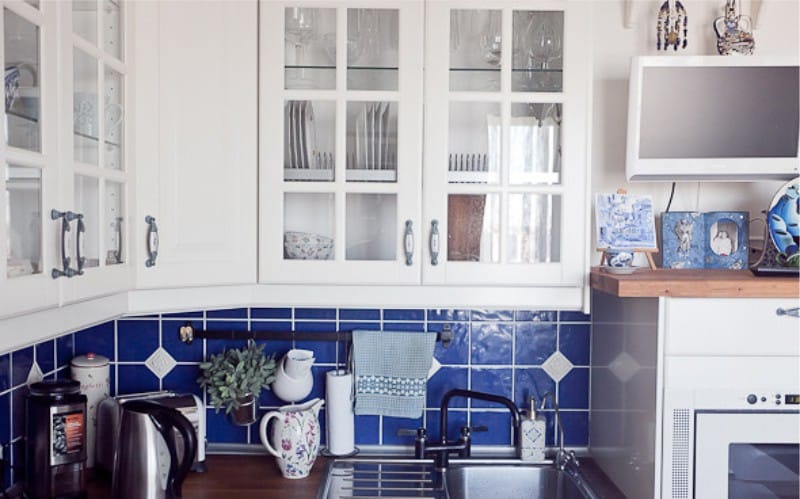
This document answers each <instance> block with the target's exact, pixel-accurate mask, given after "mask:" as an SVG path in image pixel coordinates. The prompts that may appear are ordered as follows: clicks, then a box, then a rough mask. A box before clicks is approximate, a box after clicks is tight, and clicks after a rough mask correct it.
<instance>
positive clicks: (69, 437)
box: [53, 411, 85, 456]
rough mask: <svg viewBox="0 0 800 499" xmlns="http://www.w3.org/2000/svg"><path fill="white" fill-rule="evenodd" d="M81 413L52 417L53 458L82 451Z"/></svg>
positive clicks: (82, 428) (82, 429)
mask: <svg viewBox="0 0 800 499" xmlns="http://www.w3.org/2000/svg"><path fill="white" fill-rule="evenodd" d="M84 426H85V422H84V418H83V411H75V412H67V413H62V414H54V415H53V456H66V455H69V454H75V453H79V452H81V451H82V450H83V431H84Z"/></svg>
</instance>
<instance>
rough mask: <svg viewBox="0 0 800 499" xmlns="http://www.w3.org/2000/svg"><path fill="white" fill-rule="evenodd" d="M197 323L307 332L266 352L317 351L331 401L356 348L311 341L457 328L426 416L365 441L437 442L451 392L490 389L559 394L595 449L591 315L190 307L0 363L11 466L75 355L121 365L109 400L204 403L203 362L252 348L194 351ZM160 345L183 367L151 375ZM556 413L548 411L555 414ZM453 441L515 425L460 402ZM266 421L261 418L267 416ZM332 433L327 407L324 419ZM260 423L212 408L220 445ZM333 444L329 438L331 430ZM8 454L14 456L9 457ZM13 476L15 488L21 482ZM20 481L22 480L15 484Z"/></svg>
mask: <svg viewBox="0 0 800 499" xmlns="http://www.w3.org/2000/svg"><path fill="white" fill-rule="evenodd" d="M187 321H190V322H192V324H193V325H194V326H195V327H197V328H203V329H224V330H236V331H246V330H253V331H284V330H293V331H296V332H297V335H296V340H295V341H294V342H292V341H283V340H281V341H278V340H276V341H270V340H266V341H264V342H263V343H264V345H265V350H266V351H267V352H275V354H276V356H281V355H283V353H285V352H286V351H287V350H289V349H290V348H292V347H293V346H294V347H297V348H307V349H310V350H313V351H314V352H315V354H316V358H317V364H316V365H315V366H314V369H313V373H314V378H315V384H314V390H313V392H312V394H311V396H312V397H314V396H318V397H323V396H324V393H325V387H324V380H325V372H326V371H328V370H330V369H333V368H334V367H336V366H337V364H338V365H342V364H343V363H344V362H345V360H346V351H347V350H346V346H345V345H339V348H338V349H337V345H336V343H335V342H325V341H304V340H303V333H304V332H310V331H323V330H336V329H340V330H352V329H371V330H403V331H441V330H442V328H443V327H444V326H445V325H448V326H449V327H450V328H451V330H452V331H453V333H454V339H453V341H452V343H451V344H450V345H449V346H448V347H444V346H443V345H442V344H440V343H437V345H436V349H435V352H434V356H435V357H436V359H437V360H438V362H439V363H440V364H441V368H440V369H439V371H438V372H437V373H436V374H435V375H434V376H433V377H432V378H431V379H430V380H429V382H428V394H427V407H426V410H425V411H424V415H423V418H420V419H419V420H412V419H402V418H390V417H380V416H357V417H356V444H357V445H361V446H366V445H411V444H412V437H405V436H402V437H400V436H397V430H399V429H405V428H416V427H417V426H419V425H422V424H424V425H425V426H426V427H427V428H428V431H429V434H430V435H433V436H438V435H439V425H440V424H439V416H440V411H439V401H440V400H441V397H442V395H443V394H444V393H445V392H446V391H447V390H449V389H451V388H468V389H473V390H479V391H487V392H492V393H497V394H501V395H503V396H506V397H510V398H513V400H514V401H515V402H516V404H517V405H518V406H519V407H520V408H524V407H527V405H528V402H527V400H528V398H529V397H530V396H534V397H536V398H539V396H541V395H542V394H543V393H545V392H548V391H550V392H554V393H555V394H556V396H557V397H558V401H559V405H560V407H561V409H562V413H563V420H564V426H565V433H566V444H567V445H570V446H575V447H585V446H587V445H588V438H589V437H588V427H589V411H588V408H589V364H590V362H589V360H590V359H589V353H590V351H589V345H590V335H591V325H590V317H589V316H588V315H585V314H582V313H580V312H573V311H539V310H477V309H475V310H425V309H354V308H340V309H337V308H287V307H283V308H230V309H224V310H192V311H186V312H177V313H170V314H162V315H149V316H143V315H138V316H136V317H129V318H127V317H123V318H121V319H118V320H115V321H109V322H106V323H103V324H99V325H96V326H92V327H90V328H87V329H84V330H82V331H78V332H75V333H70V334H66V335H63V336H59V337H57V338H52V339H49V340H45V341H42V342H40V343H38V344H36V345H33V346H29V347H26V348H22V349H19V350H16V351H14V352H6V353H4V354H0V444H2V445H4V446H6V452H10V460H11V464H12V466H13V465H14V463H17V466H18V467H19V465H20V464H21V461H22V456H21V452H22V451H23V450H24V449H23V448H22V447H23V446H22V443H21V437H22V434H23V424H24V397H25V390H26V388H25V383H26V381H27V379H28V375H29V373H30V371H31V368H32V366H33V365H34V363H35V364H36V365H38V367H39V369H40V370H41V371H42V373H43V375H44V377H45V378H61V377H67V376H68V375H69V371H68V369H69V367H68V365H69V361H70V359H71V358H72V357H73V356H74V355H81V354H85V353H88V352H95V353H98V354H101V355H104V356H106V357H109V358H110V359H111V360H112V369H111V392H112V394H114V395H115V394H117V393H131V392H139V391H149V390H158V389H165V390H166V389H168V390H176V391H182V392H190V393H195V394H198V395H199V396H202V395H203V394H202V392H201V390H200V388H199V386H198V385H197V383H196V379H197V377H198V375H199V367H198V365H199V363H200V362H201V361H202V360H203V358H204V357H205V356H207V355H209V354H211V353H214V352H218V351H221V350H222V349H223V348H226V347H230V346H237V345H242V344H244V341H231V340H196V341H195V342H193V343H192V344H191V345H186V344H184V343H181V342H180V341H179V340H178V328H179V327H180V326H182V325H183V324H184V323H185V322H187ZM159 348H161V349H163V350H164V351H166V353H168V354H169V356H171V357H172V359H174V360H175V362H176V364H175V366H174V367H172V369H171V370H169V372H167V373H166V374H165V375H163V377H159V376H157V375H156V374H154V372H153V371H151V370H150V369H149V368H148V367H147V365H146V361H147V359H148V358H149V357H150V356H151V355H152V354H153V353H154V352H156V351H157V350H158V349H159ZM553 355H559V356H561V355H563V356H564V357H565V358H566V359H567V361H568V363H570V364H571V365H572V368H571V369H570V370H569V371H567V372H566V373H563V372H562V373H558V372H555V375H556V376H561V377H560V378H559V379H554V378H553V377H551V376H550V375H549V374H548V370H547V369H546V367H547V366H546V362H547V360H548V359H549V358H551V356H553ZM259 405H260V408H259V412H260V414H264V413H266V412H267V411H268V410H272V409H274V408H275V407H278V406H280V405H283V402H281V401H280V400H278V399H277V398H276V397H275V396H274V395H273V394H272V392H269V391H264V392H263V393H262V395H261V398H260V400H259ZM550 406H551V404H549V403H548V408H550ZM451 408H452V410H451V411H450V418H449V421H448V427H449V429H448V433H449V435H450V437H451V438H455V437H456V436H457V434H458V429H459V428H460V427H461V426H463V425H466V424H470V425H472V426H480V425H485V426H487V427H488V428H489V431H487V432H485V433H478V434H476V435H475V443H476V444H481V445H501V446H508V445H511V443H512V435H511V431H510V419H509V416H508V414H507V413H506V412H505V409H502V408H498V407H496V406H492V405H491V404H487V403H485V402H483V401H467V400H464V399H461V398H454V399H453V400H452V402H451ZM545 416H546V418H547V424H548V434H547V441H548V444H549V445H554V443H555V425H554V417H553V413H552V411H550V410H546V411H545ZM259 417H260V415H259ZM321 419H322V424H323V425H324V409H323V411H322V413H321ZM257 426H258V425H253V427H251V428H250V429H248V428H242V427H238V426H234V425H233V424H231V423H229V421H228V419H227V418H226V417H225V416H224V414H223V413H222V412H220V413H216V412H215V410H214V409H213V408H209V409H208V438H209V442H211V443H237V444H248V443H249V444H257V445H260V443H259V438H258V435H257V433H258V429H257ZM323 441H324V433H323ZM6 456H8V454H6ZM12 475H13V474H12V473H10V472H9V471H8V470H6V476H5V477H3V478H4V483H5V484H6V486H7V485H8V484H9V483H10V480H12V479H13V478H14V477H13V476H12ZM17 479H19V477H17Z"/></svg>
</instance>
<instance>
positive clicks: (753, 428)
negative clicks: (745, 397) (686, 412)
mask: <svg viewBox="0 0 800 499" xmlns="http://www.w3.org/2000/svg"><path fill="white" fill-rule="evenodd" d="M798 463H800V413H798V412H776V411H773V412H755V411H749V412H712V411H706V412H704V411H696V412H695V459H694V486H695V493H694V497H695V498H697V499H701V498H710V497H715V498H724V497H727V498H728V499H766V498H781V499H783V498H797V497H798V495H799V494H800V481H799V480H798Z"/></svg>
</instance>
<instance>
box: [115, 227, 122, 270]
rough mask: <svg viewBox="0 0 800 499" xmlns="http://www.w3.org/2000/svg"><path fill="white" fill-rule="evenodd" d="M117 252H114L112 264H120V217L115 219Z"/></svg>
mask: <svg viewBox="0 0 800 499" xmlns="http://www.w3.org/2000/svg"><path fill="white" fill-rule="evenodd" d="M115 228H116V230H117V251H116V252H114V260H115V262H114V263H122V217H117V223H116V227H115Z"/></svg>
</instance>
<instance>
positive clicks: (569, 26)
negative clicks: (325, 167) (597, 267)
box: [423, 1, 591, 286]
mask: <svg viewBox="0 0 800 499" xmlns="http://www.w3.org/2000/svg"><path fill="white" fill-rule="evenodd" d="M576 4H579V3H578V2H568V1H529V2H470V1H459V2H448V1H440V2H428V3H427V4H426V5H427V7H426V26H427V42H426V55H425V57H426V67H425V85H426V87H425V144H424V148H425V159H424V182H423V187H424V196H425V197H424V206H425V224H426V227H424V231H425V232H424V234H425V235H424V239H425V242H426V246H428V247H427V248H426V249H427V251H426V257H425V262H424V272H423V282H425V283H438V284H489V285H491V284H500V285H502V284H512V285H514V284H519V285H528V286H536V285H568V286H581V285H583V279H584V275H585V261H586V260H585V259H586V250H585V240H586V232H587V226H586V213H587V203H586V197H587V192H586V171H587V156H586V155H587V152H586V148H587V140H588V136H587V132H586V130H587V129H588V125H589V123H588V118H587V116H588V101H587V95H588V90H587V89H588V88H589V87H588V84H589V81H590V79H591V70H590V67H589V64H588V62H587V61H589V60H590V58H589V57H588V56H587V55H586V54H584V53H583V50H585V42H586V40H585V39H584V38H585V37H586V36H587V35H586V33H588V31H587V30H586V24H587V19H588V16H586V15H585V14H583V13H582V12H581V11H580V10H579V9H580V8H581V7H580V6H576ZM583 8H585V7H583Z"/></svg>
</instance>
